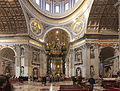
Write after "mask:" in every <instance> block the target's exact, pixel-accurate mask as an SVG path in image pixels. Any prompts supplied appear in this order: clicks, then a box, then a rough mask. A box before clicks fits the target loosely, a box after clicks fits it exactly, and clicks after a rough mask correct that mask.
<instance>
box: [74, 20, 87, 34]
mask: <svg viewBox="0 0 120 91" xmlns="http://www.w3.org/2000/svg"><path fill="white" fill-rule="evenodd" d="M84 26H85V24H84V22H83V21H82V20H77V21H76V22H75V23H74V24H73V25H72V34H73V36H76V35H80V34H81V33H82V32H83V30H84Z"/></svg>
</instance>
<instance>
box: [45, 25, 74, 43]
mask: <svg viewBox="0 0 120 91" xmlns="http://www.w3.org/2000/svg"><path fill="white" fill-rule="evenodd" d="M53 29H62V30H64V31H65V32H67V34H68V35H69V37H70V42H72V41H73V40H72V36H71V34H70V32H69V31H68V30H67V29H65V28H63V27H52V28H50V29H48V30H47V31H46V32H45V34H44V36H43V41H45V36H46V34H47V33H48V32H49V31H51V30H53Z"/></svg>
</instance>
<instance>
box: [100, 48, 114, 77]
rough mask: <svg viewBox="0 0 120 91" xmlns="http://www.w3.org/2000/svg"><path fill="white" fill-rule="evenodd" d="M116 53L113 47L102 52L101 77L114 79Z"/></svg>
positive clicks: (103, 49)
mask: <svg viewBox="0 0 120 91" xmlns="http://www.w3.org/2000/svg"><path fill="white" fill-rule="evenodd" d="M114 51H115V49H114V48H112V47H105V48H102V49H101V52H100V56H99V58H100V76H102V77H112V76H113V67H114Z"/></svg>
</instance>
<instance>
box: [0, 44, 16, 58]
mask: <svg viewBox="0 0 120 91" xmlns="http://www.w3.org/2000/svg"><path fill="white" fill-rule="evenodd" d="M4 48H10V49H11V50H13V51H14V53H15V56H17V53H16V51H15V50H14V48H13V47H8V46H7V47H2V48H1V49H0V53H1V50H3V49H4Z"/></svg>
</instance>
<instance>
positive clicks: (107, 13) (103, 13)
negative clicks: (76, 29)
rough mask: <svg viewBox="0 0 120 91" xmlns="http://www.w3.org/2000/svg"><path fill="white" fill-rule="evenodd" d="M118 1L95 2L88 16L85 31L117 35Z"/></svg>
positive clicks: (103, 0) (98, 0)
mask: <svg viewBox="0 0 120 91" xmlns="http://www.w3.org/2000/svg"><path fill="white" fill-rule="evenodd" d="M117 1H118V0H95V1H94V3H93V5H92V9H91V12H90V15H89V20H88V26H87V31H88V32H98V33H105V32H106V33H107V34H108V33H112V34H113V33H114V34H118V8H117V7H115V6H114V5H115V4H116V3H117Z"/></svg>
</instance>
